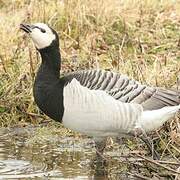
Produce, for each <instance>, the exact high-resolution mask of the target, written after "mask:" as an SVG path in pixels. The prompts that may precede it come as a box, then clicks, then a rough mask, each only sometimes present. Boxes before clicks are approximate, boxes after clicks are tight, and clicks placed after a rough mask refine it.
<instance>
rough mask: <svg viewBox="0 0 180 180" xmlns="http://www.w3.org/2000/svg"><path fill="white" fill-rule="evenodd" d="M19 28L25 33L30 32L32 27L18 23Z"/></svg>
mask: <svg viewBox="0 0 180 180" xmlns="http://www.w3.org/2000/svg"><path fill="white" fill-rule="evenodd" d="M20 29H22V30H23V31H25V32H26V33H31V32H32V28H31V26H30V25H29V24H20Z"/></svg>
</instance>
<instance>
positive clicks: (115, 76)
mask: <svg viewBox="0 0 180 180" xmlns="http://www.w3.org/2000/svg"><path fill="white" fill-rule="evenodd" d="M66 78H67V79H69V80H70V79H72V78H76V79H77V80H78V81H79V82H80V83H81V85H82V86H85V87H88V88H89V89H94V90H97V89H98V90H103V91H106V93H107V94H109V95H111V96H112V97H114V98H115V99H117V100H120V101H122V102H132V103H138V104H142V106H143V108H144V109H145V110H153V109H159V108H162V107H164V106H174V105H178V104H180V92H177V91H173V90H166V89H161V88H156V87H149V86H146V85H143V84H141V83H139V82H137V81H135V80H133V79H130V78H128V77H127V76H125V75H121V74H119V73H114V72H110V71H104V70H87V71H79V72H75V73H71V74H69V75H67V76H66Z"/></svg>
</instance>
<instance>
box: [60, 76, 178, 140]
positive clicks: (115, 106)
mask: <svg viewBox="0 0 180 180" xmlns="http://www.w3.org/2000/svg"><path fill="white" fill-rule="evenodd" d="M178 109H180V105H179V106H173V107H164V108H162V109H159V110H153V111H144V112H143V108H142V106H141V105H139V104H131V103H122V102H120V101H117V100H115V99H114V98H113V97H111V96H109V95H108V94H106V92H104V91H101V90H90V89H88V88H86V87H83V86H81V85H80V83H79V82H78V81H77V80H76V79H73V80H72V81H71V82H70V83H69V84H68V85H67V86H65V87H64V116H63V124H64V126H65V127H67V128H70V129H72V130H74V131H78V132H80V133H84V134H87V135H89V136H94V137H106V136H119V135H125V134H128V133H129V132H133V131H134V130H135V129H136V128H141V129H142V130H144V131H146V132H148V131H151V130H155V129H157V128H159V127H160V126H161V125H162V124H163V123H164V122H165V121H167V120H168V119H170V118H171V117H173V116H174V115H175V113H176V112H177V111H178Z"/></svg>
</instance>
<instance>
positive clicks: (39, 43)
mask: <svg viewBox="0 0 180 180" xmlns="http://www.w3.org/2000/svg"><path fill="white" fill-rule="evenodd" d="M33 25H34V26H37V27H39V28H42V29H44V30H45V31H46V32H41V30H40V29H38V28H34V29H32V32H31V33H30V36H31V38H32V40H33V42H34V45H35V46H36V48H38V49H43V48H45V47H48V46H49V45H50V44H51V43H52V41H53V40H54V39H55V38H56V36H55V34H54V33H53V32H52V30H51V29H50V28H49V26H48V25H46V24H44V23H36V24H33Z"/></svg>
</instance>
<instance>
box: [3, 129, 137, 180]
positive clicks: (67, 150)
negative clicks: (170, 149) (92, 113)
mask: <svg viewBox="0 0 180 180" xmlns="http://www.w3.org/2000/svg"><path fill="white" fill-rule="evenodd" d="M34 132H35V129H34V128H14V129H6V128H1V129H0V180H1V179H3V180H4V179H8V180H11V179H23V180H26V179H52V180H53V179H135V178H133V177H131V176H129V175H128V174H127V173H125V172H126V170H127V166H128V165H127V162H126V163H125V164H123V163H122V161H119V157H118V153H120V151H119V152H118V151H117V150H115V151H114V150H111V149H110V150H109V151H108V152H107V154H108V153H109V154H110V155H109V156H108V160H107V161H108V163H107V164H106V166H100V165H99V166H100V167H98V165H96V166H92V164H93V159H94V158H95V149H94V144H93V141H92V140H91V139H89V138H80V139H79V138H75V137H66V138H61V137H57V136H54V137H51V139H52V140H48V141H45V142H43V143H42V142H41V143H34V144H33V145H32V144H31V143H29V136H30V135H31V136H32V134H33V133H34ZM121 150H122V149H121ZM125 161H126V160H125Z"/></svg>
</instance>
